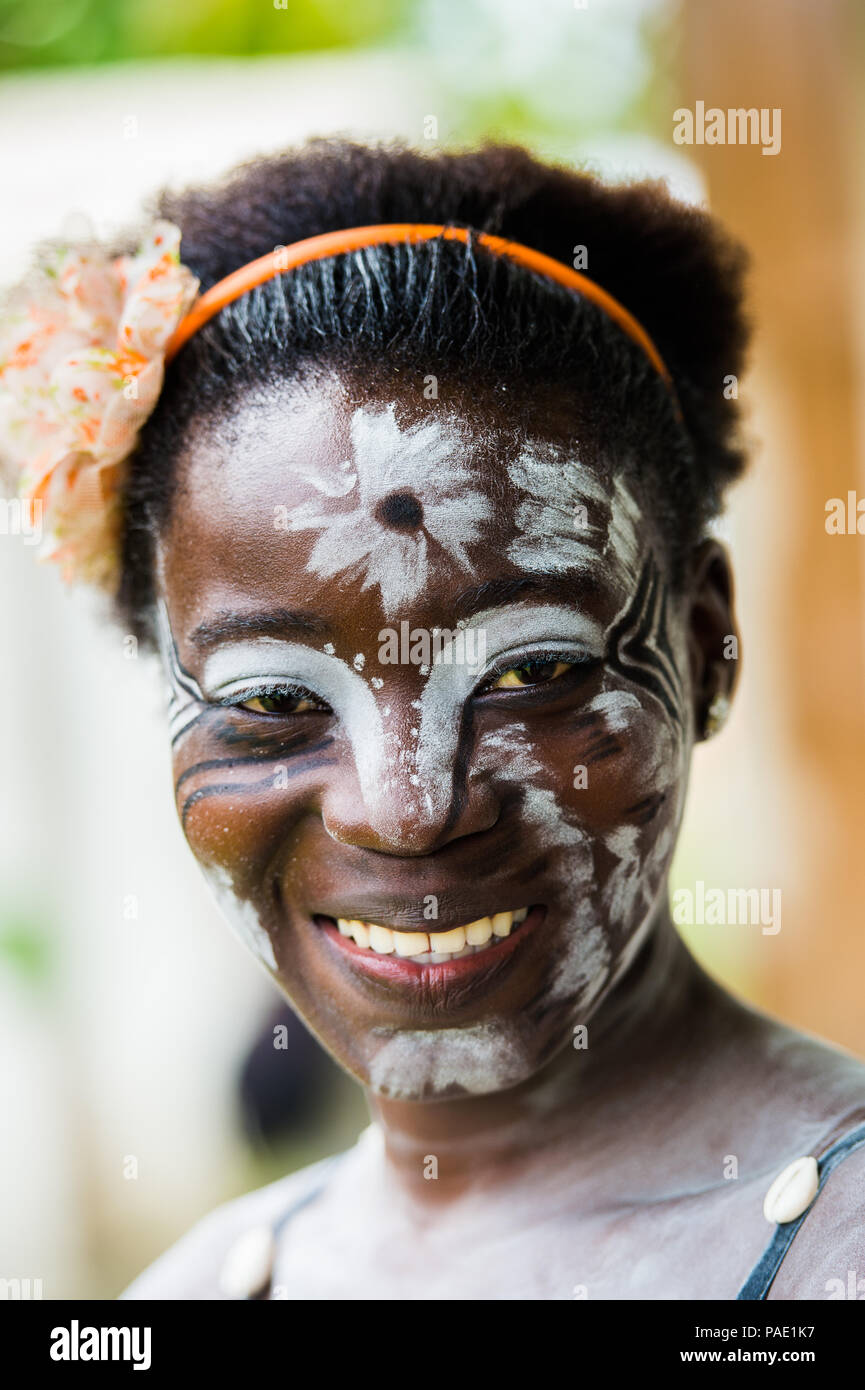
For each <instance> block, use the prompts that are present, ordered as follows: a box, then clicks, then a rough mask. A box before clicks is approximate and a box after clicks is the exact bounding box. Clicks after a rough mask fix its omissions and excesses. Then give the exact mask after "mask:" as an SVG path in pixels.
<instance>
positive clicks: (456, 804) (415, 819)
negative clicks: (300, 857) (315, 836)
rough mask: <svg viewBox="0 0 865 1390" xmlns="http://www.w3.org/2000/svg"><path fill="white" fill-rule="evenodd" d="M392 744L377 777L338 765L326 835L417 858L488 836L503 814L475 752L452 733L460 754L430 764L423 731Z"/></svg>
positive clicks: (329, 791) (327, 792)
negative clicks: (420, 737) (421, 743)
mask: <svg viewBox="0 0 865 1390" xmlns="http://www.w3.org/2000/svg"><path fill="white" fill-rule="evenodd" d="M406 724H407V727H406V728H405V730H404V733H405V735H406V736H405V737H404V738H402V739H398V738H392V740H391V742H390V746H389V747H387V750H386V752H385V756H384V757H383V758H382V759H381V764H382V765H381V767H380V769H379V773H378V775H377V776H369V775H367V776H366V777H365V778H362V777H361V776H359V774H358V769H357V763H356V759H355V758H350V757H345V758H340V759H339V760H338V763H337V765H336V766H335V767H334V768H333V769H332V780H330V781H329V782H328V785H327V786H326V788H325V789H324V794H323V796H322V803H321V815H322V820H323V822H324V827H325V830H326V831H327V833H328V835H330V837H331V839H333V840H336V841H337V842H338V843H339V844H344V845H353V846H356V847H357V848H360V849H370V850H375V851H376V852H378V853H379V854H391V855H399V856H401V857H407V858H415V857H419V856H421V855H426V854H433V853H435V851H436V850H439V849H442V848H443V847H444V846H445V845H447V844H449V843H451V842H452V841H455V840H459V839H462V838H464V837H465V836H467V835H478V834H481V833H482V832H483V831H485V830H490V829H491V828H492V827H493V826H494V825H495V824H496V822H497V821H498V819H499V814H500V810H501V805H500V801H499V797H498V794H497V792H496V790H495V789H494V787H493V786H492V784H491V781H490V779H488V778H487V777H484V776H482V775H480V774H479V772H478V771H477V770H476V769H475V770H473V769H472V765H471V756H470V754H471V750H470V748H468V747H465V746H463V742H464V740H462V739H461V738H459V737H458V736H457V734H458V731H457V730H454V734H455V737H454V741H453V742H454V746H453V747H452V748H450V749H448V748H446V747H444V746H440V747H438V748H436V749H434V750H433V755H432V756H430V752H429V750H427V752H426V755H424V753H423V751H422V750H420V749H418V747H417V733H418V731H417V729H416V728H412V727H411V725H410V720H408V721H406Z"/></svg>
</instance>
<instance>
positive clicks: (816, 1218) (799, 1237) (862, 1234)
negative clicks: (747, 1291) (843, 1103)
mask: <svg viewBox="0 0 865 1390" xmlns="http://www.w3.org/2000/svg"><path fill="white" fill-rule="evenodd" d="M853 1128H854V1127H853V1126H851V1133H852V1131H853ZM858 1128H859V1131H860V1142H859V1143H858V1145H857V1147H855V1148H854V1147H851V1148H850V1150H849V1152H847V1153H846V1154H845V1156H844V1157H843V1159H842V1160H841V1161H840V1162H839V1163H838V1164H837V1166H836V1167H835V1168H833V1170H832V1172H831V1173H830V1174H829V1176H828V1178H827V1179H826V1181H825V1182H824V1184H823V1186H822V1188H821V1189H820V1191H819V1193H818V1194H817V1197H816V1199H815V1201H814V1203H813V1205H812V1206H811V1208H810V1210H809V1211H808V1214H807V1215H806V1217H805V1220H804V1221H803V1222H802V1225H801V1226H800V1227H799V1230H798V1231H797V1233H796V1235H795V1237H794V1239H793V1243H792V1245H791V1246H790V1249H789V1251H788V1252H787V1255H786V1256H785V1258H784V1262H783V1264H782V1265H781V1268H780V1270H779V1271H778V1274H777V1276H776V1278H775V1280H774V1282H773V1284H772V1287H771V1289H770V1291H769V1298H770V1299H773V1300H779V1301H780V1300H792V1299H815V1300H819V1301H826V1300H835V1299H856V1300H865V1122H863V1119H861V1118H860V1122H859V1126H858Z"/></svg>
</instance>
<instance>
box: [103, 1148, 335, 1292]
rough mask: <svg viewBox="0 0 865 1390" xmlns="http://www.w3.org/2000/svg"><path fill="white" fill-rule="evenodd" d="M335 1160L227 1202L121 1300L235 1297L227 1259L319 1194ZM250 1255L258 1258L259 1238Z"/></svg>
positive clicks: (311, 1165) (182, 1239)
mask: <svg viewBox="0 0 865 1390" xmlns="http://www.w3.org/2000/svg"><path fill="white" fill-rule="evenodd" d="M332 1164H333V1160H332V1159H322V1160H321V1161H320V1162H318V1163H312V1164H310V1165H309V1166H308V1167H306V1168H301V1169H299V1170H298V1171H297V1172H296V1173H290V1174H289V1175H288V1177H285V1178H279V1179H278V1180H277V1181H276V1182H272V1183H268V1184H267V1186H266V1187H260V1188H258V1189H256V1191H254V1192H248V1193H246V1194H245V1195H244V1196H242V1197H236V1198H234V1199H233V1200H232V1201H229V1202H223V1203H222V1204H221V1205H220V1206H218V1207H215V1208H214V1210H213V1211H211V1212H208V1214H207V1215H206V1216H204V1217H202V1218H201V1220H200V1221H197V1222H196V1223H195V1225H194V1226H193V1227H192V1228H191V1229H190V1230H189V1231H187V1233H186V1234H185V1235H184V1236H182V1237H181V1238H180V1240H178V1241H176V1242H175V1244H174V1245H172V1246H170V1247H169V1249H168V1250H166V1251H165V1253H164V1254H163V1255H160V1257H159V1259H157V1260H155V1261H154V1262H153V1264H152V1265H149V1266H148V1268H147V1269H145V1270H144V1271H143V1273H141V1274H139V1276H138V1278H137V1279H135V1280H133V1282H132V1283H131V1284H130V1285H129V1286H128V1287H127V1288H126V1289H124V1290H123V1292H122V1293H121V1294H120V1295H119V1297H120V1298H121V1299H206V1300H219V1299H228V1298H231V1297H232V1294H231V1293H230V1292H229V1291H226V1290H225V1289H224V1288H223V1287H222V1285H221V1283H220V1276H221V1273H222V1271H223V1267H224V1265H225V1262H226V1260H227V1258H228V1257H229V1254H230V1253H231V1252H232V1251H233V1250H234V1249H235V1248H236V1247H237V1244H238V1242H239V1241H241V1240H242V1239H243V1238H244V1237H249V1233H250V1232H255V1233H257V1232H260V1231H262V1228H267V1227H271V1226H272V1225H273V1224H274V1222H275V1221H277V1220H278V1219H279V1218H280V1217H281V1216H283V1215H284V1214H285V1213H286V1212H288V1211H290V1210H291V1208H292V1207H295V1206H297V1205H299V1204H300V1203H302V1202H303V1201H304V1199H305V1198H306V1197H308V1196H310V1195H311V1194H312V1193H313V1192H316V1191H317V1190H318V1189H319V1188H320V1187H321V1184H322V1182H323V1180H324V1179H325V1176H326V1174H327V1173H329V1171H330V1169H331V1166H332ZM252 1241H253V1248H252V1250H251V1255H252V1257H253V1258H254V1253H255V1252H254V1246H255V1237H254V1236H253V1238H252Z"/></svg>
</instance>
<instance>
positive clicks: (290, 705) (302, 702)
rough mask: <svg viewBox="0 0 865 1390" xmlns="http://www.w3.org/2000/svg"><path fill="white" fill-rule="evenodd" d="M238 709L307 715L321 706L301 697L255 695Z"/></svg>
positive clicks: (255, 712)
mask: <svg viewBox="0 0 865 1390" xmlns="http://www.w3.org/2000/svg"><path fill="white" fill-rule="evenodd" d="M237 708H239V709H248V710H252V712H253V713H254V714H306V713H307V712H308V711H309V710H311V709H320V708H321V706H320V705H319V704H318V703H317V702H316V701H315V700H312V699H310V698H308V697H304V696H301V695H253V697H252V699H251V700H243V701H242V703H241V704H240V705H239V706H237Z"/></svg>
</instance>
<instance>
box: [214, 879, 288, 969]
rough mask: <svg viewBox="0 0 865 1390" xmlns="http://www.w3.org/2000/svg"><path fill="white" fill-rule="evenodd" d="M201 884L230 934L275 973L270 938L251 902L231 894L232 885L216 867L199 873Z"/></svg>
mask: <svg viewBox="0 0 865 1390" xmlns="http://www.w3.org/2000/svg"><path fill="white" fill-rule="evenodd" d="M203 872H204V878H205V881H206V883H207V885H208V887H209V888H210V891H211V893H212V894H213V897H214V899H215V901H216V903H217V905H218V907H219V910H220V911H221V913H222V915H223V917H224V918H225V920H226V921H227V923H228V925H229V926H230V927H231V930H232V931H233V932H234V935H235V936H236V937H237V939H238V941H240V942H241V943H242V944H243V945H244V946H246V947H247V949H248V950H249V951H251V952H252V954H253V955H254V956H255V957H256V959H258V960H259V961H261V963H262V965H264V966H266V967H267V968H268V969H269V970H272V971H274V972H276V971H277V964H276V958H275V957H274V954H273V946H272V945H271V941H270V937H269V936H268V934H267V932H266V931H265V930H264V927H263V926H262V925H261V922H260V921H259V918H258V913H257V912H256V910H255V908H254V907H253V906H252V903H249V902H244V900H243V899H242V898H239V897H238V895H237V894H236V893H235V891H234V885H233V884H232V882H231V878H230V876H229V874H228V873H227V872H226V870H225V869H223V868H222V867H221V865H219V864H213V865H208V866H207V867H206V868H204V870H203Z"/></svg>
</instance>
